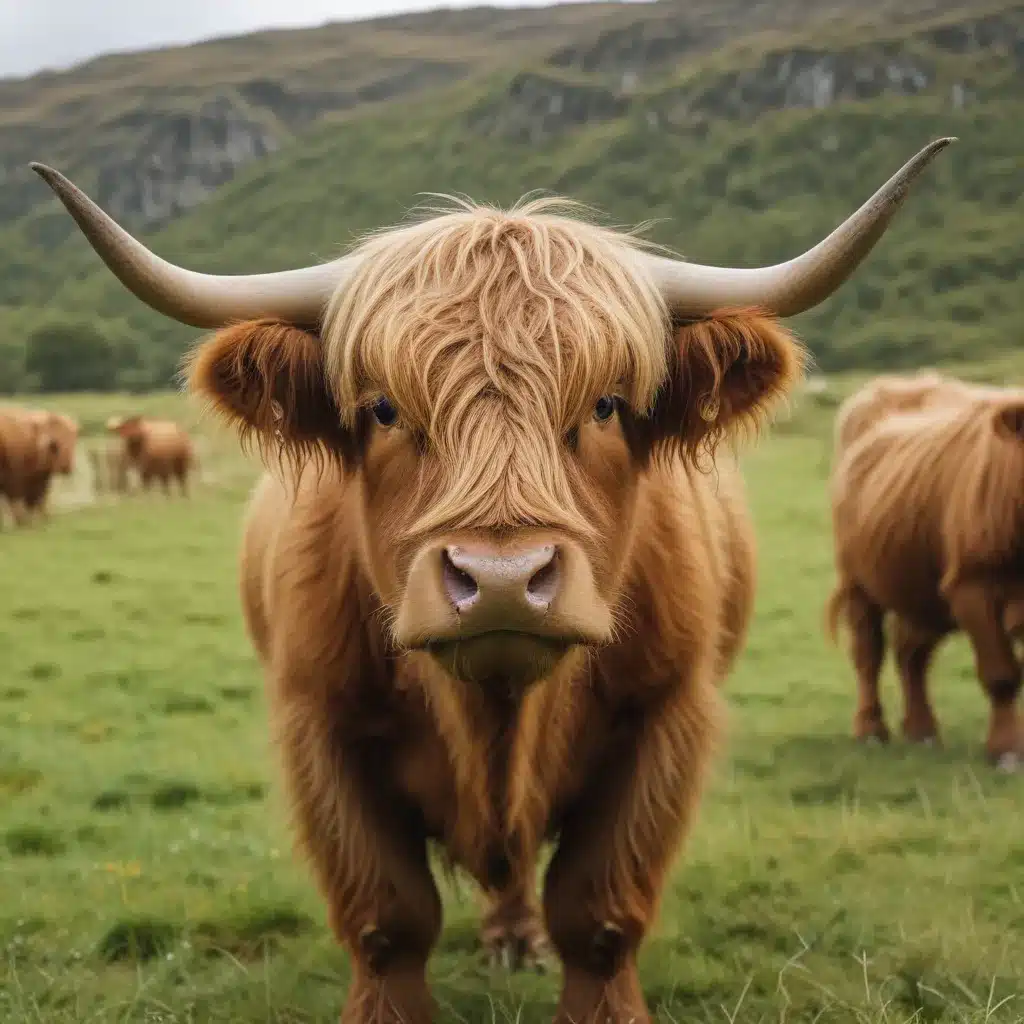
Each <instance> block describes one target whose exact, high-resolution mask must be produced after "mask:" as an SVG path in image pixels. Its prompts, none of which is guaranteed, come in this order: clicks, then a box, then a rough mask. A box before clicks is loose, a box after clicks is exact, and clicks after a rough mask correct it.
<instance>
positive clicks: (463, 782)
mask: <svg viewBox="0 0 1024 1024" xmlns="http://www.w3.org/2000/svg"><path fill="white" fill-rule="evenodd" d="M559 675H560V676H561V673H560V674H559ZM444 684H445V686H446V689H447V693H448V695H449V697H450V698H451V699H445V700H437V701H432V702H431V704H432V707H433V713H434V716H435V718H436V720H437V724H438V728H439V731H440V732H441V735H442V736H443V737H444V740H445V744H446V746H447V748H448V752H449V757H450V759H451V764H452V769H453V772H454V776H455V779H454V781H455V789H456V794H457V801H458V809H457V811H456V813H455V815H454V816H453V820H452V823H451V832H452V834H451V836H450V840H451V845H452V846H453V848H455V849H457V850H459V851H460V852H461V853H462V856H463V857H464V858H465V859H467V860H468V861H470V862H471V863H468V864H467V865H466V866H467V867H469V868H470V869H471V870H472V871H473V873H474V874H476V875H478V876H480V877H481V881H485V882H486V884H489V885H493V886H496V887H500V886H502V885H503V884H504V882H503V880H502V876H503V875H507V874H508V872H509V871H510V870H515V864H514V862H515V861H517V860H518V859H520V858H524V857H525V858H526V859H528V860H532V856H533V853H534V852H535V850H536V847H537V845H538V844H539V843H540V841H541V838H542V835H543V831H544V825H545V823H546V821H545V819H546V812H547V807H546V803H547V801H546V794H544V793H543V792H542V791H541V790H542V787H538V786H537V785H536V782H537V781H538V779H537V774H538V773H537V770H536V769H537V765H538V762H539V761H541V759H542V758H543V757H544V756H545V755H544V752H545V749H546V748H547V747H548V746H549V745H554V746H556V747H558V746H561V745H562V744H561V743H558V742H557V741H556V740H555V738H554V737H553V736H552V735H551V733H552V730H554V731H558V730H559V728H560V726H561V722H560V720H559V719H558V716H555V717H554V719H552V716H551V715H550V713H549V712H550V707H551V704H552V701H551V699H550V693H551V689H552V688H553V687H556V686H558V680H557V679H550V680H546V681H543V682H541V683H538V684H537V685H535V686H534V687H533V688H531V689H530V690H529V691H528V692H527V693H526V694H525V695H523V696H522V697H519V698H512V697H510V696H506V694H505V691H504V690H503V689H502V688H501V687H493V688H487V689H484V688H482V687H479V686H470V685H467V684H462V683H458V682H456V681H455V680H452V679H445V680H444ZM553 741H554V742H553ZM530 780H532V782H531V781H530ZM510 862H512V863H511V864H510Z"/></svg>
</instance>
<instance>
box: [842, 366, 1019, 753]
mask: <svg viewBox="0 0 1024 1024" xmlns="http://www.w3.org/2000/svg"><path fill="white" fill-rule="evenodd" d="M893 381H894V379H893V378H886V379H885V381H884V386H883V388H881V389H879V388H878V387H877V386H876V385H875V384H874V383H872V384H869V385H867V387H866V388H865V390H864V391H863V392H861V393H856V394H854V395H853V396H851V398H850V399H849V400H848V403H847V405H845V406H844V407H843V409H841V410H840V414H839V415H840V418H843V417H844V412H847V413H849V415H847V416H846V417H845V420H844V422H843V423H839V422H837V430H836V435H837V460H836V464H835V469H834V472H833V478H832V513H833V529H834V541H835V548H836V566H837V575H838V581H837V584H836V588H835V591H834V592H833V594H832V597H831V598H830V600H829V604H828V608H827V617H828V628H829V631H830V633H831V634H832V636H833V637H835V636H836V634H837V631H838V627H839V624H840V622H841V621H842V620H845V622H846V625H847V626H848V628H849V630H850V633H851V645H852V652H851V653H852V658H853V662H854V666H855V669H856V673H857V681H858V699H857V711H856V715H855V720H854V732H855V735H856V736H858V737H859V738H865V739H866V738H874V739H878V740H881V741H883V742H885V741H887V740H888V739H889V730H888V727H887V725H886V723H885V719H884V714H883V709H882V705H881V700H880V695H879V676H880V673H881V667H882V662H883V660H884V654H885V636H884V630H883V619H884V617H885V616H886V615H887V614H889V615H890V616H891V618H892V620H893V621H892V645H893V650H894V655H895V659H896V664H897V669H898V672H899V676H900V681H901V685H902V688H903V700H904V718H903V733H904V735H905V736H906V737H907V738H908V739H910V740H913V741H918V742H930V741H933V740H936V739H937V738H938V727H937V724H936V719H935V715H934V712H933V710H932V707H931V704H930V701H929V698H928V693H927V673H928V667H929V664H930V662H931V659H932V657H933V655H934V652H935V649H936V647H937V646H938V644H939V643H940V641H941V640H942V639H943V638H944V637H946V636H948V635H949V634H951V633H953V632H956V631H963V632H964V633H966V634H967V636H968V638H969V640H970V642H971V644H972V647H973V649H974V656H975V664H976V669H977V673H978V676H979V678H980V680H981V682H982V685H983V686H984V688H985V690H986V692H987V694H988V696H989V700H990V702H991V709H992V710H991V720H990V725H989V733H988V741H987V749H988V754H989V756H990V757H991V758H992V759H993V760H995V761H997V762H998V763H999V764H1000V765H1001V766H1002V767H1003V768H1006V769H1013V768H1015V767H1016V766H1017V763H1018V760H1019V757H1020V754H1021V753H1022V751H1024V744H1022V741H1024V737H1022V735H1021V732H1020V727H1019V724H1018V719H1017V711H1016V700H1017V695H1018V692H1019V690H1020V666H1019V664H1018V661H1017V658H1016V656H1015V654H1014V651H1013V642H1012V641H1013V634H1014V632H1016V631H1017V630H1019V628H1020V627H1021V625H1022V624H1024V574H1022V573H1021V572H1020V571H1019V569H1018V568H1016V566H1017V563H1018V561H1019V552H1020V550H1021V547H1022V545H1024V520H1022V519H1021V515H1020V512H1019V510H1018V504H1019V500H1018V497H1017V491H1016V488H1017V486H1018V481H1019V480H1020V479H1021V475H1022V473H1024V447H1022V445H1024V429H1022V424H1024V390H1020V389H1011V388H994V387H986V386H981V385H972V384H967V383H964V382H962V381H958V380H954V379H950V378H943V377H939V376H938V375H937V374H931V373H927V374H921V375H919V376H917V377H913V376H911V377H907V378H903V379H902V381H901V380H899V379H896V380H895V386H893ZM886 389H888V399H889V401H888V402H887V401H886V400H884V399H882V398H880V397H879V396H880V395H881V394H882V393H883V392H884V391H886ZM872 396H874V398H875V400H876V401H875V411H876V413H877V415H876V416H875V417H874V420H873V422H871V417H870V416H868V415H866V414H865V410H867V409H868V408H869V407H870V406H871V404H872ZM893 396H895V400H894V401H893V400H892V399H893ZM858 421H859V426H858V425H857V422H858ZM858 431H859V433H858ZM840 435H842V436H841V437H840ZM840 442H842V443H840ZM843 444H845V447H844V446H843Z"/></svg>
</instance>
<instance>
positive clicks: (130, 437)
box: [107, 416, 196, 494]
mask: <svg viewBox="0 0 1024 1024" xmlns="http://www.w3.org/2000/svg"><path fill="white" fill-rule="evenodd" d="M107 430H109V431H111V433H114V434H117V435H118V437H120V438H121V440H122V441H123V442H124V460H123V461H124V466H131V467H132V468H133V469H134V470H135V471H136V472H137V473H138V474H139V480H140V482H141V483H142V487H143V489H144V490H148V489H149V486H150V484H151V483H153V481H155V480H158V481H159V482H160V483H161V484H162V485H163V488H164V490H165V491H166V492H167V493H168V494H169V493H170V490H171V481H172V480H177V481H178V486H179V487H180V488H181V493H182V494H188V477H189V473H191V472H192V471H193V470H194V469H195V467H196V454H195V447H194V445H193V444H192V440H191V438H190V437H189V436H188V434H187V433H186V432H185V431H184V430H183V429H182V428H181V427H180V426H178V424H177V423H173V422H171V421H170V420H156V419H149V418H147V417H143V416H128V417H120V416H112V417H111V418H110V419H109V420H108V421H107Z"/></svg>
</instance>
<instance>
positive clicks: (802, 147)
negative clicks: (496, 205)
mask: <svg viewBox="0 0 1024 1024" xmlns="http://www.w3.org/2000/svg"><path fill="white" fill-rule="evenodd" d="M883 12H884V13H883ZM737 24H741V25H743V27H744V32H743V34H739V35H738V34H737V33H736V31H735V26H736V25H737ZM32 82H35V85H31V84H29V83H32ZM1022 85H1024V4H1021V3H1019V2H1018V3H1016V4H1013V3H1007V2H1003V3H996V2H993V3H989V4H971V5H970V6H969V7H968V6H964V7H958V6H957V5H955V4H952V3H942V2H935V3H928V4H926V3H920V4H916V5H914V4H908V3H901V4H898V5H892V6H891V8H890V7H889V6H888V5H886V4H884V3H880V2H874V3H873V2H867V3H860V4H857V5H856V6H855V7H854V6H853V5H848V4H847V3H845V2H842V0H834V2H832V3H829V4H822V5H818V6H816V8H815V20H814V21H809V20H808V18H807V15H806V7H805V5H804V4H802V3H797V2H796V0H777V2H775V3H772V4H769V3H764V2H761V3H751V2H749V0H744V2H740V0H728V2H711V0H707V2H703V3H691V4H686V5H682V4H679V3H671V4H670V3H664V2H663V3H658V4H650V5H624V4H617V5H611V4H609V5H597V4H593V5H566V6H563V7H552V8H547V9H528V10H521V11H508V10H505V11H498V10H491V9H486V8H481V9H477V10H475V11H473V12H470V13H468V14H467V13H466V12H456V13H452V14H444V13H434V14H431V15H418V16H415V17H413V16H409V17H405V18H395V19H382V20H379V21H376V22H363V23H358V24H356V25H348V26H329V27H327V28H323V29H318V30H310V31H306V32H278V33H263V34H260V35H254V36H247V37H243V38H240V39H235V40H222V41H217V42H213V43H207V44H202V45H201V46H197V47H188V48H179V49H172V50H166V51H159V52H157V53H155V54H149V55H132V56H128V57H110V58H104V59H102V60H98V61H94V62H91V63H90V64H88V65H84V66H83V67H82V68H79V69H76V70H75V71H72V72H68V73H66V74H64V75H52V76H37V79H32V80H27V82H20V83H19V82H7V83H4V82H0V153H2V156H0V160H2V162H3V169H4V174H5V175H6V180H5V181H4V184H3V188H2V189H0V197H2V198H0V303H6V307H7V308H6V309H4V310H0V346H4V344H5V343H4V340H3V339H6V346H5V347H4V348H0V374H4V375H6V377H7V381H8V387H13V386H16V385H17V384H18V383H29V382H30V377H26V374H25V365H24V356H23V352H22V350H21V339H23V338H24V337H26V336H27V335H28V334H30V333H31V331H32V330H33V329H34V327H36V326H37V325H38V324H39V323H40V321H41V320H43V319H44V318H45V319H52V318H53V317H54V315H56V314H57V311H63V313H66V314H68V315H70V316H73V317H77V318H88V319H94V320H95V321H96V322H97V324H98V325H99V328H100V331H101V332H103V331H106V332H107V333H108V336H109V337H111V338H113V339H115V340H114V341H111V342H110V344H111V345H113V347H114V348H115V349H116V350H117V351H118V352H119V353H124V356H123V358H122V357H121V356H120V355H119V356H117V357H116V358H115V359H114V362H118V361H120V365H121V368H122V369H124V370H125V371H126V375H125V374H122V375H121V379H119V380H117V381H112V382H111V383H122V384H124V383H126V382H127V383H131V384H133V385H135V386H145V385H147V384H158V383H165V382H166V381H167V379H168V378H169V377H170V375H172V374H173V371H174V367H175V364H176V361H177V358H178V355H179V354H180V352H181V350H182V347H183V346H184V345H185V344H186V343H187V342H188V341H189V340H190V338H191V337H192V332H189V331H188V330H186V329H182V328H178V327H177V326H176V325H173V324H168V323H167V322H165V321H164V320H163V319H162V318H160V317H158V316H156V315H155V314H152V313H149V312H148V311H145V310H144V309H141V308H140V307H139V304H138V303H137V302H135V300H134V299H132V298H131V297H130V296H127V295H126V294H125V293H124V292H123V291H122V290H121V289H120V287H119V286H116V285H115V284H113V283H112V281H111V279H110V277H109V274H108V273H107V272H106V271H105V269H104V268H102V266H100V265H99V262H98V260H97V259H96V257H95V256H94V255H93V254H92V252H91V250H89V248H88V246H87V245H86V244H85V243H84V241H83V240H82V239H81V238H80V237H79V236H78V235H77V233H74V232H73V231H72V225H71V221H70V219H69V218H68V217H67V216H66V214H64V212H63V210H62V208H61V207H59V206H58V204H57V203H56V201H54V200H52V199H51V197H50V195H49V193H48V190H46V188H45V186H43V185H42V183H41V182H38V181H36V180H34V179H32V178H28V177H25V172H24V171H23V169H22V168H23V164H24V161H25V160H27V159H42V160H45V161H46V162H49V163H52V164H54V165H55V166H58V167H60V168H61V169H62V170H65V171H66V172H67V173H69V174H70V175H72V176H73V177H74V178H75V180H76V181H78V182H79V183H80V184H82V185H83V187H85V188H87V189H88V190H89V191H90V192H91V194H93V195H94V197H95V198H97V200H98V201H99V202H100V203H101V204H102V205H104V206H105V208H107V209H108V210H110V212H111V213H113V214H114V215H115V216H118V217H119V218H123V219H124V221H125V223H127V224H129V225H130V226H132V227H133V229H135V230H137V231H138V233H139V234H140V236H141V237H143V238H144V239H145V240H146V241H147V242H148V243H149V244H151V245H153V246H154V248H156V250H157V251H158V252H160V253H161V255H164V256H165V257H167V258H169V259H176V260H180V261H182V262H186V263H188V264H189V265H190V266H194V267H196V268H197V269H206V270H214V271H226V272H241V271H244V272H249V271H257V270H268V269H276V268H280V267H286V266H292V265H295V264H297V263H302V262H308V261H309V260H310V259H315V258H321V257H326V256H329V255H332V254H334V253H335V252H336V251H337V250H338V249H339V247H341V246H343V245H345V244H347V243H348V242H349V241H351V239H352V237H353V236H354V234H355V233H358V232H360V231H363V230H365V229H367V228H370V227H373V226H376V225H378V224H381V223H384V222H391V221H394V220H396V219H400V218H401V217H402V216H404V215H405V213H406V212H407V211H408V209H409V208H410V207H411V206H412V205H414V204H415V203H416V202H417V201H418V198H419V194H420V193H423V192H438V191H440V192H448V193H466V194H469V195H471V196H473V197H474V198H477V199H482V200H487V201H494V202H500V203H508V202H511V201H514V200H515V199H516V198H518V197H519V196H520V195H522V194H523V193H524V192H527V191H530V190H533V189H544V190H550V191H554V192H559V193H563V194H569V195H571V196H573V197H574V198H578V199H581V200H584V201H586V202H588V203H591V204H593V205H594V206H596V207H597V208H598V209H600V210H602V211H604V212H606V213H607V214H608V215H609V216H610V218H611V219H612V220H613V221H615V222H617V223H635V222H637V221H644V220H649V219H651V218H654V219H655V220H656V223H655V225H654V228H653V232H652V233H653V234H654V236H655V237H657V238H659V239H660V240H661V241H664V242H667V243H669V244H671V245H673V246H674V247H675V248H676V249H677V250H679V251H681V252H683V253H684V254H686V255H687V256H688V257H690V258H692V259H697V260H701V261H704V262H728V263H733V264H737V265H750V264H754V263H763V262H770V261H774V260H777V259H782V258H786V257H788V256H789V255H792V254H793V253H794V252H795V251H797V250H799V249H802V248H804V247H806V246H807V245H808V244H811V243H813V241H815V240H816V239H817V238H818V237H820V236H821V235H823V234H824V233H825V232H827V231H828V230H829V229H830V228H831V227H832V226H833V225H834V224H835V223H836V222H837V221H838V220H839V219H841V218H842V217H843V216H845V215H846V214H847V213H848V212H850V210H851V209H852V208H853V206H854V205H856V204H857V203H859V202H860V201H861V200H862V199H864V198H866V196H867V195H868V194H870V192H872V191H873V190H874V189H875V188H876V187H877V186H878V185H879V184H880V183H881V182H882V181H883V180H884V179H885V178H886V177H888V175H889V174H890V173H892V171H894V170H895V169H896V168H897V167H898V166H899V165H900V163H902V162H903V160H904V159H906V158H907V157H908V156H910V155H911V154H912V153H913V152H914V151H915V150H916V149H917V148H918V147H919V146H920V145H923V144H924V143H925V142H926V141H928V140H929V139H930V138H932V137H934V136H937V135H950V134H952V135H957V136H959V137H960V140H961V141H960V143H959V144H958V145H957V146H955V147H953V148H952V149H951V150H950V151H949V152H948V153H946V154H943V156H942V157H941V158H940V160H939V161H938V162H937V163H936V165H935V166H934V167H933V168H931V169H930V170H929V172H928V173H927V175H926V176H925V180H923V181H922V182H921V184H920V186H919V187H918V188H916V189H915V195H914V197H913V199H912V201H911V202H910V203H909V204H908V207H907V209H906V210H905V211H904V213H903V214H902V215H901V217H900V218H899V220H898V221H897V223H896V224H895V225H894V226H893V228H892V229H891V230H890V232H889V234H888V235H887V237H886V239H885V241H884V242H883V243H882V245H881V246H880V247H879V248H878V250H876V252H875V253H874V254H873V256H872V257H871V259H870V260H869V261H868V262H867V263H866V264H865V265H864V266H863V267H862V269H861V270H860V271H859V272H858V274H857V276H856V277H855V279H854V280H853V281H851V282H850V283H849V284H848V285H847V286H846V287H844V288H843V289H841V291H840V292H839V293H838V294H837V295H836V296H835V297H834V298H833V299H831V300H830V301H829V302H828V303H826V304H825V305H824V306H823V307H822V308H821V309H819V310H817V311H815V312H813V313H811V314H808V315H807V316H805V317H803V318H800V322H799V324H798V327H799V328H800V330H801V331H802V332H803V334H804V336H805V337H806V339H807V340H808V342H809V343H810V344H811V346H812V348H813V349H814V351H815V353H816V355H817V357H818V359H819V362H820V363H821V364H822V365H823V366H825V367H827V368H840V367H851V366H861V367H863V366H872V365H873V366H880V365H889V366H893V365H910V364H915V363H920V362H925V361H932V360H950V359H958V358H961V357H962V356H964V355H969V356H970V357H971V358H978V357H979V356H982V355H998V354H1000V353H1002V352H1005V351H1007V350H1010V349H1012V348H1013V347H1014V345H1015V343H1016V341H1017V338H1018V336H1019V326H1018V325H1019V322H1020V316H1021V313H1022V312H1024V310H1022V302H1021V289H1020V284H1019V275H1020V272H1021V270H1022V268H1024V237H1022V232H1021V230H1020V227H1021V222H1020V215H1019V212H1017V209H1018V203H1019V200H1020V197H1021V191H1022V185H1024V161H1022V160H1021V156H1022V153H1021V135H1020V125H1021V124H1022V123H1024V120H1022V115H1024V90H1022ZM203 111H206V112H207V114H209V116H210V118H211V120H209V121H208V122H207V121H204V120H203V117H204V116H206V115H204V114H203ZM211 111H212V113H210V112H211ZM164 113H166V115H167V117H166V119H164V117H163V114H164ZM236 115H237V118H236ZM62 118H63V119H64V122H62V120H61V119H62ZM232 118H236V120H232ZM243 122H244V125H248V127H244V125H243ZM62 124H63V127H62ZM72 124H73V125H74V126H75V127H74V130H73V129H72ZM169 125H170V127H168V126H169ZM175 125H177V127H176V128H175V127H174V126H175ZM204 125H205V127H203V126H204ZM231 125H234V126H235V127H231ZM239 125H243V127H238V126H239ZM183 126H184V127H183ZM253 126H256V127H253ZM236 129H237V130H236ZM76 131H77V133H78V134H77V135H76ZM204 132H205V134H204ZM176 133H177V134H176ZM11 140H14V141H13V142H12V141H11ZM175 140H177V143H176V142H175ZM261 140H262V141H261ZM176 145H177V148H175V146H176ZM1015 212H1016V217H1015V216H1014V214H1015ZM5 325H6V330H5ZM140 339H144V340H141V341H140ZM31 368H32V367H31V366H30V367H29V369H31Z"/></svg>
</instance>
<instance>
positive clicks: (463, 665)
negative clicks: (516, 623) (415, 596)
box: [413, 629, 590, 690]
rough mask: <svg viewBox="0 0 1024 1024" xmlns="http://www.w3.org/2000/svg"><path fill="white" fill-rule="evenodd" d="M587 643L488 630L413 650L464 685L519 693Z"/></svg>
mask: <svg viewBox="0 0 1024 1024" xmlns="http://www.w3.org/2000/svg"><path fill="white" fill-rule="evenodd" d="M588 643H590V639H589V638H587V637H584V636H581V635H580V634H564V635H554V634H547V633H535V632H526V631H523V630H518V629H491V630H487V631H485V632H478V633H472V634H465V635H453V636H443V637H429V638H425V639H424V640H423V641H422V642H421V643H418V644H417V645H416V646H415V647H414V648H413V649H416V650H422V651H425V652H427V653H429V654H430V655H431V656H432V657H433V658H434V659H435V660H436V661H437V662H438V663H439V664H440V665H441V666H442V667H443V668H444V669H445V670H446V671H447V672H449V673H450V674H451V675H453V676H455V677H456V678H457V679H461V680H463V681H464V682H470V683H477V684H480V685H487V686H494V685H505V686H507V687H508V688H510V689H511V690H522V689H523V688H524V687H527V686H529V685H531V684H532V683H535V682H538V681H539V680H541V679H543V678H544V677H545V676H549V675H551V674H552V673H553V672H554V671H555V669H556V668H557V667H558V664H559V662H561V660H562V659H563V658H564V657H565V656H566V655H567V654H568V653H569V651H570V650H572V648H574V647H577V646H580V645H585V644H588Z"/></svg>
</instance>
